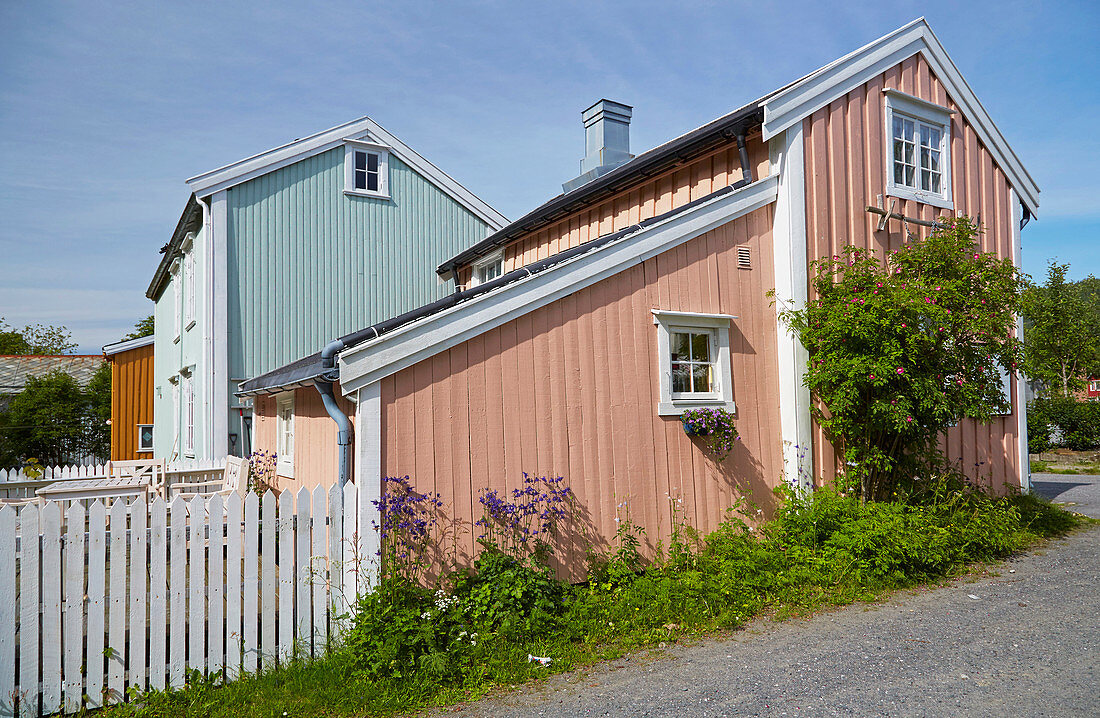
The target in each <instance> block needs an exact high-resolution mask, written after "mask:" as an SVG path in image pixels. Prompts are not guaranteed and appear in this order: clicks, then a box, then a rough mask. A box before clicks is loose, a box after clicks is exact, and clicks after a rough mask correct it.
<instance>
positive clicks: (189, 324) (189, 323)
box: [183, 319, 195, 332]
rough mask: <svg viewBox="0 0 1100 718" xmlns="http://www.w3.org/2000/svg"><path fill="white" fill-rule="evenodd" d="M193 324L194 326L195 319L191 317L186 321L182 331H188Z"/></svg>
mask: <svg viewBox="0 0 1100 718" xmlns="http://www.w3.org/2000/svg"><path fill="white" fill-rule="evenodd" d="M193 326H195V320H194V319H192V320H191V321H189V322H188V323H187V326H185V327H184V328H183V331H185V332H189V331H191V327H193Z"/></svg>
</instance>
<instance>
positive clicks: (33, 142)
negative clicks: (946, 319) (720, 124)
mask: <svg viewBox="0 0 1100 718" xmlns="http://www.w3.org/2000/svg"><path fill="white" fill-rule="evenodd" d="M918 13H924V15H925V16H926V17H927V18H928V20H929V22H930V23H931V25H932V28H933V29H934V30H935V31H936V33H937V35H939V37H940V40H941V41H942V42H943V43H944V45H945V46H946V48H947V50H948V52H949V53H950V54H951V56H952V57H953V58H954V60H955V62H956V64H957V65H958V66H959V67H960V68H961V70H962V72H963V74H964V75H965V76H966V78H967V80H968V81H969V83H970V85H971V86H972V87H973V88H974V90H975V92H976V93H977V94H978V96H979V97H980V98H981V100H982V102H983V104H984V105H985V106H986V108H987V110H988V111H989V112H990V114H991V115H992V116H993V118H994V120H995V121H996V122H997V124H998V126H999V127H1000V129H1001V131H1002V132H1003V134H1004V135H1005V136H1006V137H1007V138H1008V140H1009V142H1010V143H1011V144H1012V145H1013V147H1014V148H1015V150H1016V152H1017V154H1018V155H1019V156H1020V157H1021V159H1022V160H1023V162H1024V164H1025V165H1026V166H1027V168H1028V169H1029V170H1030V172H1031V173H1032V174H1033V175H1034V176H1035V178H1036V180H1037V181H1038V183H1039V185H1040V187H1041V188H1042V190H1043V193H1042V196H1041V202H1042V205H1041V207H1040V220H1039V221H1037V222H1034V223H1032V224H1031V225H1030V226H1029V227H1028V228H1027V229H1026V230H1025V232H1024V257H1025V270H1026V271H1028V272H1030V273H1032V274H1034V275H1037V276H1041V275H1042V274H1043V273H1044V271H1045V266H1046V262H1047V260H1048V258H1056V259H1057V260H1058V261H1062V262H1069V263H1070V264H1071V266H1072V269H1071V276H1072V277H1074V278H1080V277H1083V276H1086V275H1088V274H1100V172H1098V170H1100V133H1097V132H1096V127H1097V116H1098V115H1100V81H1098V80H1097V77H1098V74H1100V49H1098V43H1097V42H1096V39H1095V38H1096V34H1097V30H1100V5H1098V4H1096V3H1095V2H1091V3H1090V2H1081V3H1075V2H1066V3H1049V2H1041V1H1039V2H1035V1H1029V2H995V3H994V2H990V3H985V2H970V3H954V2H950V3H923V4H913V3H891V2H884V1H878V2H868V3H850V4H836V3H820V2H804V1H802V0H798V1H794V2H784V3H770V2H760V1H757V2H727V3H718V2H705V3H696V2H682V3H667V2H663V3H645V2H630V3H597V2H577V3H574V2H555V3H548V4H545V6H536V5H534V4H530V3H524V2H481V3H458V2H447V3H439V4H426V3H416V2H400V3H382V2H369V3H367V2H349V3H301V2H289V3H288V2H275V1H272V2H264V3H262V4H261V3H257V4H254V5H249V4H246V3H225V2H220V3H213V4H203V3H191V2H188V3H163V2H148V1H146V2H135V3H126V2H112V3H109V4H108V3H93V2H73V3H57V2H51V1H49V0H42V1H38V2H30V1H26V2H15V1H12V0H9V1H7V2H4V3H2V4H0V27H3V28H5V30H4V33H3V34H4V42H3V43H2V44H0V216H2V217H3V221H2V222H0V316H3V317H5V318H6V320H7V321H8V323H9V324H13V325H18V326H21V325H23V324H25V323H33V322H44V323H50V324H64V325H66V326H68V327H69V328H70V330H72V332H73V336H74V339H76V341H77V342H78V343H79V344H80V346H81V348H82V349H83V350H87V351H91V352H97V351H98V350H99V347H100V346H101V345H102V344H104V343H108V342H110V341H114V340H116V339H118V338H119V337H121V336H122V335H123V334H125V333H126V332H127V331H128V330H129V328H130V327H131V325H132V324H133V323H134V321H136V320H137V319H139V318H140V317H142V316H145V315H147V314H149V313H150V312H151V311H152V304H151V303H150V302H149V301H148V300H147V299H145V297H144V290H145V288H146V286H147V285H148V282H149V279H150V278H151V277H152V273H153V270H154V269H155V267H156V264H157V260H158V258H159V255H158V253H157V250H158V249H159V248H160V247H161V246H162V245H163V244H164V243H165V242H166V241H167V240H168V238H169V236H170V234H171V231H172V229H173V228H174V226H175V223H176V221H177V219H178V218H179V213H180V212H181V210H182V209H183V206H184V203H185V201H186V200H187V197H188V190H187V188H186V186H185V184H184V180H185V179H186V178H187V177H190V176H192V175H195V174H198V173H200V172H203V171H206V170H209V169H213V168H215V167H218V166H221V165H224V164H226V163H229V162H232V161H234V160H237V159H240V158H242V157H245V156H248V155H251V154H254V153H256V152H260V151H263V150H265V149H268V148H270V147H274V146H276V145H279V144H282V143H284V142H287V141H289V140H292V139H294V138H296V137H302V136H304V135H308V134H312V133H313V132H317V131H319V130H322V129H326V128H328V127H332V126H334V125H337V124H340V123H342V122H345V121H347V120H350V119H354V118H356V117H359V116H361V115H365V114H366V115H370V116H371V117H373V118H374V119H375V120H377V121H378V122H380V123H381V124H382V125H383V126H385V127H386V128H387V129H389V130H390V131H391V132H393V133H394V134H396V135H397V136H399V137H401V138H402V139H403V140H404V141H405V142H406V143H408V144H409V145H410V146H412V147H413V148H415V149H417V150H418V151H419V152H421V153H422V154H424V155H425V156H426V157H428V158H430V159H431V160H432V161H433V162H435V163H436V164H437V165H439V166H440V167H442V168H443V169H444V170H446V171H447V172H449V173H450V174H452V175H453V176H454V177H455V178H456V179H458V180H459V181H460V182H462V183H464V184H465V185H466V186H467V187H469V188H470V189H471V190H472V191H473V192H475V193H476V194H478V195H479V196H481V197H482V198H483V199H485V200H486V201H488V202H489V203H491V204H493V205H494V206H495V207H497V209H499V210H500V211H501V212H503V213H504V214H505V215H507V216H509V217H513V218H514V217H517V216H519V215H520V214H522V213H523V212H525V211H526V210H528V209H531V208H532V207H534V206H535V205H537V204H540V203H541V202H543V201H544V200H545V199H547V198H549V197H550V196H552V195H554V194H556V193H557V192H560V189H561V183H562V182H563V181H564V180H567V179H570V178H571V177H573V176H575V175H576V174H577V171H578V162H579V160H580V158H581V155H582V154H583V131H582V127H581V123H580V111H581V110H582V109H583V108H585V107H587V106H588V105H589V104H591V103H592V102H593V101H595V100H597V99H599V98H600V97H609V98H612V99H615V100H619V101H622V102H626V103H628V104H631V105H633V106H634V119H633V123H632V125H631V144H632V149H633V150H634V151H635V152H638V151H641V150H644V149H647V148H649V147H652V146H653V145H655V144H658V143H660V142H663V141H665V140H667V139H669V138H671V137H674V136H676V135H678V134H681V133H683V132H685V131H687V130H689V129H691V128H693V127H695V126H698V125H700V124H702V123H704V122H706V121H708V120H711V119H713V118H714V117H717V116H718V115H720V114H723V113H725V112H728V111H729V110H731V109H733V108H735V107H738V106H740V105H742V104H744V103H745V102H747V101H749V100H752V99H753V98H755V97H757V96H759V95H762V94H764V93H766V92H768V91H770V90H772V89H774V88H776V87H778V86H780V85H783V84H785V83H787V82H789V81H791V80H793V79H795V78H797V77H799V76H800V75H802V74H804V73H806V72H808V71H810V70H813V69H815V68H816V67H818V66H820V65H823V64H825V63H827V62H829V61H831V60H833V59H835V58H837V57H839V56H841V55H843V54H845V53H847V52H849V51H851V50H853V49H855V48H857V47H859V46H861V45H863V44H865V43H866V42H869V41H871V40H873V39H874V38H876V37H878V36H880V35H883V34H885V33H887V32H889V31H891V30H893V29H894V28H896V27H898V26H900V25H903V24H904V23H906V22H908V21H910V20H912V19H913V18H914V17H915V16H916V15H917V14H918Z"/></svg>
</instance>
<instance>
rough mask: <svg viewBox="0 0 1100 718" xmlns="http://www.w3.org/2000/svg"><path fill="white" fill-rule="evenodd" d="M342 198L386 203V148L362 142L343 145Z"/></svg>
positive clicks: (348, 141) (357, 141)
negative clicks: (349, 197) (355, 197)
mask: <svg viewBox="0 0 1100 718" xmlns="http://www.w3.org/2000/svg"><path fill="white" fill-rule="evenodd" d="M344 194H350V195H357V196H361V197H376V198H381V199H389V197H390V153H389V148H387V147H386V146H385V145H379V144H376V143H374V142H367V141H365V140H345V141H344Z"/></svg>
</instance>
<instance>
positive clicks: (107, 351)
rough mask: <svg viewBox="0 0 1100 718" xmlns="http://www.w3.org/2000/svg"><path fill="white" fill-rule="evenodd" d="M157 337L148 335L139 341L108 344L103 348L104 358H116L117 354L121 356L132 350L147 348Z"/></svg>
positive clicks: (128, 340)
mask: <svg viewBox="0 0 1100 718" xmlns="http://www.w3.org/2000/svg"><path fill="white" fill-rule="evenodd" d="M155 337H156V335H154V334H148V335H146V336H144V337H138V338H137V339H125V340H123V341H121V342H115V343H114V344H108V345H106V346H105V347H103V356H107V357H109V356H114V355H115V354H121V353H122V352H125V351H129V350H131V349H137V348H138V347H147V346H149V345H150V344H152V343H153V340H154V339H155Z"/></svg>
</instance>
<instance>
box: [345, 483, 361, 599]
mask: <svg viewBox="0 0 1100 718" xmlns="http://www.w3.org/2000/svg"><path fill="white" fill-rule="evenodd" d="M358 506H359V493H358V489H357V487H356V486H355V484H353V483H351V482H350V481H349V482H348V483H346V484H344V510H343V516H344V527H343V528H344V531H343V536H342V541H341V543H342V544H343V549H344V561H343V564H344V572H343V580H344V590H343V592H342V594H343V595H342V598H343V601H344V608H345V609H346V610H350V609H351V607H352V606H354V605H355V597H356V596H357V595H358V593H357V591H358V589H357V584H358V576H359V561H358V558H359V555H358V554H359V534H358V532H357V531H356V526H357V525H358V518H359V517H358Z"/></svg>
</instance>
